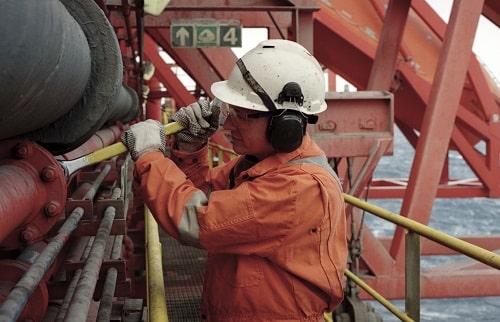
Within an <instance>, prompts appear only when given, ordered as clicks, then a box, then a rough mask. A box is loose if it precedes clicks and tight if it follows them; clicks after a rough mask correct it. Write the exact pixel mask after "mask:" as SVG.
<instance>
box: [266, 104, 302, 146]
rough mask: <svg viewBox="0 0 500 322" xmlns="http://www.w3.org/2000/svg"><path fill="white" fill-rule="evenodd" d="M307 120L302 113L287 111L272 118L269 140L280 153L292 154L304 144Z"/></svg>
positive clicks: (268, 134) (268, 130) (268, 133)
mask: <svg viewBox="0 0 500 322" xmlns="http://www.w3.org/2000/svg"><path fill="white" fill-rule="evenodd" d="M306 124H307V119H306V117H304V116H303V115H302V114H301V113H300V112H297V111H293V110H287V111H284V112H282V113H280V114H278V115H275V116H273V117H271V119H270V120H269V124H268V126H267V138H268V140H269V142H271V144H272V146H273V147H274V149H276V151H278V152H285V153H287V152H292V151H293V150H295V149H297V148H298V147H299V146H300V145H301V144H302V138H303V137H304V134H305V132H306Z"/></svg>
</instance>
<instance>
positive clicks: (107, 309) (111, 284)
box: [96, 267, 118, 322]
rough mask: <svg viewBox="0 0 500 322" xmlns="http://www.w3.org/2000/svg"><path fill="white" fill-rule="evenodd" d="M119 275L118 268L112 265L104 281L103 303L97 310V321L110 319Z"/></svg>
mask: <svg viewBox="0 0 500 322" xmlns="http://www.w3.org/2000/svg"><path fill="white" fill-rule="evenodd" d="M117 276H118V270H117V269H116V268H114V267H110V268H109V269H108V270H107V272H106V280H105V281H104V287H103V290H102V296H101V303H100V304H99V311H98V312H97V319H96V321H99V322H108V321H110V318H111V311H112V308H113V297H114V295H115V288H116V279H117Z"/></svg>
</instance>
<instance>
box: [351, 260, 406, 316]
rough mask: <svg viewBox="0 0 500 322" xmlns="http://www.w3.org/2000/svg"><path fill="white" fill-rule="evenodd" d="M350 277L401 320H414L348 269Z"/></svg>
mask: <svg viewBox="0 0 500 322" xmlns="http://www.w3.org/2000/svg"><path fill="white" fill-rule="evenodd" d="M344 274H345V275H346V276H347V277H348V278H350V279H351V280H353V281H354V283H356V284H358V285H359V286H360V287H361V288H362V289H363V290H365V291H366V293H368V294H370V295H371V296H372V297H373V298H374V299H375V300H377V301H378V302H379V303H380V304H382V305H383V306H385V307H386V308H387V309H388V310H389V311H391V312H392V313H393V314H394V315H396V316H397V317H398V318H399V319H400V320H401V321H406V322H413V320H412V319H411V318H410V317H408V315H406V313H403V312H401V311H400V310H399V309H398V308H397V307H396V306H394V305H393V304H392V303H391V302H389V301H387V300H386V299H385V298H384V297H383V296H382V295H380V294H379V293H377V291H375V290H374V289H373V288H371V287H370V286H369V285H368V284H366V283H365V282H364V281H363V280H362V279H360V278H359V277H357V276H356V275H354V274H353V273H352V272H351V271H350V270H348V269H346V270H345V273H344Z"/></svg>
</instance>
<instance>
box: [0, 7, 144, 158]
mask: <svg viewBox="0 0 500 322" xmlns="http://www.w3.org/2000/svg"><path fill="white" fill-rule="evenodd" d="M0 30H2V31H4V33H3V35H4V36H3V37H1V38H0V58H2V62H3V65H2V66H1V68H2V74H0V99H1V100H2V102H3V104H2V106H1V107H0V115H2V117H0V139H5V138H13V137H17V136H21V137H24V138H28V139H30V140H34V141H36V142H38V143H39V144H40V145H42V146H44V147H45V148H46V149H48V150H49V151H51V153H53V154H56V155H57V154H63V153H66V152H68V151H71V150H73V149H75V148H76V147H78V146H79V145H81V144H82V143H84V142H85V141H87V140H88V139H89V138H90V137H91V136H92V135H93V134H94V133H95V132H96V131H97V130H99V129H100V128H101V127H102V126H103V125H104V124H105V123H106V122H114V121H121V122H122V123H127V122H129V121H130V120H132V119H133V118H134V117H135V116H136V115H137V114H138V111H139V110H138V108H139V106H138V101H139V100H138V97H137V94H136V93H135V92H134V91H133V90H132V89H130V88H128V87H126V86H125V85H122V75H123V64H122V57H121V51H120V47H119V45H118V40H117V39H116V34H115V32H114V30H113V28H112V26H111V25H110V23H109V21H108V19H107V17H106V16H105V15H104V13H103V12H102V10H101V9H100V8H99V7H98V6H97V5H96V3H95V1H93V0H59V1H58V0H44V1H28V0H20V1H15V0H6V1H1V2H0ZM34 116H36V117H34Z"/></svg>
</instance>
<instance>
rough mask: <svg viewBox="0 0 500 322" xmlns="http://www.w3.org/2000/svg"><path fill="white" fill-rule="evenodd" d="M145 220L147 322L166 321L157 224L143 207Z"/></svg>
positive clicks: (165, 301) (149, 212) (165, 303)
mask: <svg viewBox="0 0 500 322" xmlns="http://www.w3.org/2000/svg"><path fill="white" fill-rule="evenodd" d="M145 208H146V209H145V211H144V215H145V220H146V276H147V301H148V317H149V321H152V322H156V321H165V319H166V321H168V314H167V300H166V296H165V283H164V281H163V266H162V256H161V254H162V248H161V243H160V237H159V234H158V224H157V223H156V221H155V219H154V218H153V215H152V214H151V211H150V210H149V209H148V208H147V207H145Z"/></svg>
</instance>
